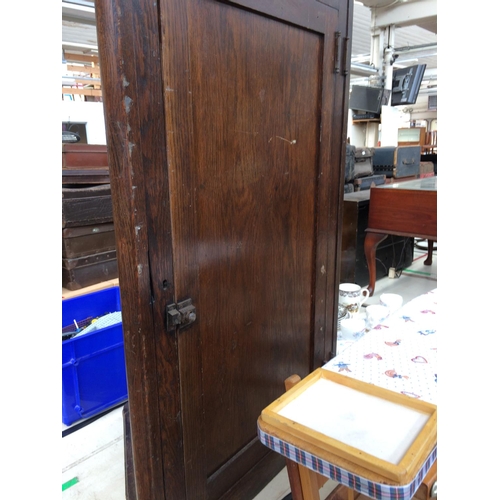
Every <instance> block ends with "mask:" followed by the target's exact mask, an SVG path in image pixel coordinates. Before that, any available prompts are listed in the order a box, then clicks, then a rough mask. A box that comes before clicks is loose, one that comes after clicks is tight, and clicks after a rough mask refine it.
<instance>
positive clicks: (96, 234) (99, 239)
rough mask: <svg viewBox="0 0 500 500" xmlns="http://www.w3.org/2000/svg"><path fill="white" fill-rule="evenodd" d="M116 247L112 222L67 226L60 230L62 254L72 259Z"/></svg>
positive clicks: (65, 257)
mask: <svg viewBox="0 0 500 500" xmlns="http://www.w3.org/2000/svg"><path fill="white" fill-rule="evenodd" d="M115 249H116V242H115V226H114V224H113V223H112V222H109V223H107V224H96V225H92V226H80V227H67V228H65V229H63V230H62V256H63V258H64V259H74V258H76V257H82V256H84V255H93V254H96V253H102V252H109V251H111V250H115Z"/></svg>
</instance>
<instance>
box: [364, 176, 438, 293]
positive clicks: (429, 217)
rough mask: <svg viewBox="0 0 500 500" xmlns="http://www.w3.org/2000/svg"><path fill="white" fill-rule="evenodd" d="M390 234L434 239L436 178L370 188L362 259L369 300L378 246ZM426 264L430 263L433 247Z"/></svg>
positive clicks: (430, 247)
mask: <svg viewBox="0 0 500 500" xmlns="http://www.w3.org/2000/svg"><path fill="white" fill-rule="evenodd" d="M389 234H394V235H398V236H408V237H418V238H424V239H426V240H429V241H430V242H434V241H436V239H437V177H426V178H424V179H416V180H412V181H406V182H395V183H393V184H385V185H383V186H377V187H373V188H371V192H370V210H369V214H368V228H367V230H366V237H365V244H364V249H365V256H366V260H367V264H368V272H369V275H370V283H369V285H368V290H369V292H370V296H372V295H373V292H374V290H375V281H376V267H375V252H376V250H377V246H378V245H379V244H380V242H381V241H383V240H384V239H385V238H387V236H388V235H389ZM429 252H430V254H429V256H428V257H427V260H426V264H427V265H430V264H431V263H432V243H430V244H429Z"/></svg>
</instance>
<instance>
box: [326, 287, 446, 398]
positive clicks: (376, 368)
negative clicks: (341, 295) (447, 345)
mask: <svg viewBox="0 0 500 500" xmlns="http://www.w3.org/2000/svg"><path fill="white" fill-rule="evenodd" d="M338 344H339V348H338V350H337V352H338V354H337V356H335V358H333V359H332V360H330V361H329V362H328V363H326V364H325V365H324V366H323V368H325V369H327V370H331V371H334V372H337V373H341V374H342V375H346V376H348V377H353V378H356V379H358V380H363V381H365V382H369V383H372V384H375V385H377V386H380V387H384V388H386V389H390V390H393V391H396V392H400V393H402V394H405V395H407V396H409V397H413V398H419V399H422V400H424V401H427V402H429V403H433V404H436V405H437V371H438V370H437V289H434V290H432V291H431V292H429V293H426V294H424V295H420V296H419V297H417V298H415V299H413V300H411V301H410V302H408V303H407V304H405V305H404V306H403V307H402V308H401V309H399V310H398V311H396V312H394V313H393V314H392V315H391V316H389V317H388V318H387V319H386V320H385V321H383V322H382V323H381V324H379V325H377V326H375V327H374V328H373V329H371V330H370V331H368V332H367V333H365V335H364V336H363V337H361V338H360V339H359V340H357V341H356V342H352V343H347V342H342V340H340V341H339V343H338Z"/></svg>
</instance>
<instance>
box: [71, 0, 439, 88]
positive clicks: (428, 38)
mask: <svg viewBox="0 0 500 500" xmlns="http://www.w3.org/2000/svg"><path fill="white" fill-rule="evenodd" d="M372 25H373V29H372ZM389 26H390V27H391V30H393V33H394V46H393V48H394V50H395V52H394V53H395V54H396V59H395V62H394V68H395V69H396V68H398V67H405V66H412V65H415V64H426V65H427V67H426V74H425V76H424V81H423V83H422V87H421V92H422V91H427V92H429V93H437V0H361V1H355V2H354V21H353V34H352V58H351V84H368V83H375V84H380V81H379V82H373V79H374V78H377V75H376V69H375V68H374V67H373V55H372V54H371V52H372V50H371V47H372V33H377V32H378V31H379V30H382V31H383V32H384V33H385V34H386V38H385V40H387V36H388V35H387V31H384V30H385V28H387V27H389ZM384 44H387V42H384ZM62 51H63V52H62V53H63V62H64V61H66V60H67V61H68V63H70V61H71V64H73V62H75V61H76V56H75V54H78V55H80V56H81V59H82V62H85V61H87V62H88V61H94V63H95V64H97V56H98V46H97V33H96V23H95V10H94V1H93V0H63V1H62ZM72 68H74V66H72ZM74 77H75V72H74V70H73V71H66V72H65V74H63V85H73V84H74V82H75V80H74ZM77 83H79V84H80V86H82V85H83V86H84V87H89V88H100V87H99V85H100V80H99V72H98V70H97V69H96V70H95V71H89V70H88V68H87V69H85V70H84V71H82V72H81V73H80V74H79V75H78V81H77ZM94 95H96V96H99V95H100V92H98V93H96V94H94Z"/></svg>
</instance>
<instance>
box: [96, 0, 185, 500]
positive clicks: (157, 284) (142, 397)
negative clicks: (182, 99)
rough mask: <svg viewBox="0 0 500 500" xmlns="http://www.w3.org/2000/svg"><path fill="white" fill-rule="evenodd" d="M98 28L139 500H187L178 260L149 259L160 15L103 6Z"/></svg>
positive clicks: (125, 3)
mask: <svg viewBox="0 0 500 500" xmlns="http://www.w3.org/2000/svg"><path fill="white" fill-rule="evenodd" d="M96 20H97V33H98V41H99V55H100V66H101V76H102V82H103V101H104V109H105V119H106V137H107V147H108V159H109V169H110V178H111V186H112V193H113V197H112V198H113V210H114V214H115V219H114V222H115V232H116V238H117V255H118V265H119V277H120V294H121V300H122V314H123V329H124V345H125V357H126V366H127V383H128V389H129V404H130V427H131V436H132V450H133V458H134V467H135V482H136V492H137V498H139V499H148V498H149V499H152V498H155V499H156V498H158V499H159V498H165V497H166V496H167V493H166V490H165V488H166V487H167V488H168V491H169V493H170V494H171V495H172V497H173V498H179V499H182V498H184V497H185V492H184V468H183V457H182V446H181V442H182V430H181V422H180V398H179V374H178V365H177V343H176V338H175V337H168V336H166V335H164V333H165V332H164V325H163V321H164V317H163V312H162V306H164V305H165V304H166V303H167V302H170V301H171V299H172V297H173V275H172V261H171V256H170V257H169V253H168V251H166V252H164V253H162V255H163V258H162V260H161V263H158V262H155V263H152V264H151V263H150V258H149V257H150V255H151V254H152V253H154V252H155V251H157V252H159V250H158V248H157V246H158V242H159V241H161V244H162V245H166V246H167V247H168V245H169V244H170V243H169V241H170V238H169V231H170V220H169V206H168V184H167V180H168V176H167V173H166V167H167V158H166V151H165V146H166V139H165V125H164V123H165V120H164V113H163V92H162V85H161V65H160V47H159V43H160V41H159V33H158V26H159V19H158V11H157V8H156V7H155V6H154V5H153V4H151V3H147V2H138V1H133V0H117V1H115V2H105V1H98V2H96ZM153 305H155V306H156V307H153ZM160 346H161V348H160ZM157 355H158V357H157ZM159 377H161V378H162V380H160V381H158V378H159ZM165 380H166V381H167V382H166V383H164V384H162V382H163V381H165ZM160 387H161V389H160ZM160 390H161V397H160V395H159V392H160ZM161 405H162V406H161ZM161 411H164V412H165V414H164V415H165V420H166V421H167V422H168V425H164V424H163V423H162V424H160V412H161ZM166 484H167V485H168V486H165V485H166Z"/></svg>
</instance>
